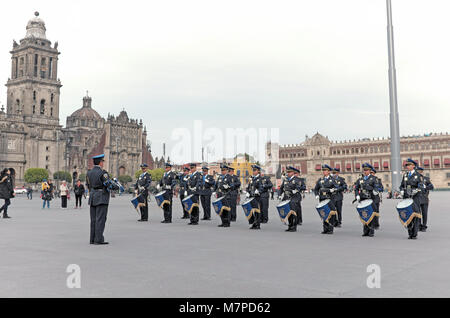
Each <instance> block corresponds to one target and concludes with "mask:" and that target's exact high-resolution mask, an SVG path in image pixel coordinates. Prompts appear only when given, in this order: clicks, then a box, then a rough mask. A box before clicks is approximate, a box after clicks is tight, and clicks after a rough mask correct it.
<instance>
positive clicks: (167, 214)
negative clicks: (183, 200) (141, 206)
mask: <svg viewBox="0 0 450 318" xmlns="http://www.w3.org/2000/svg"><path fill="white" fill-rule="evenodd" d="M169 201H170V204H167V203H166V204H164V205H163V215H164V221H166V222H172V197H170V199H169ZM141 213H142V212H141ZM141 215H142V214H141ZM147 219H148V207H147Z"/></svg>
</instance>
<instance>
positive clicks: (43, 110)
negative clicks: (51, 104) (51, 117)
mask: <svg viewBox="0 0 450 318" xmlns="http://www.w3.org/2000/svg"><path fill="white" fill-rule="evenodd" d="M40 113H41V115H44V114H45V99H41V108H40Z"/></svg>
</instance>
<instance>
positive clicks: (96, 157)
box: [92, 153, 105, 164]
mask: <svg viewBox="0 0 450 318" xmlns="http://www.w3.org/2000/svg"><path fill="white" fill-rule="evenodd" d="M103 158H105V154H104V153H102V154H101V155H97V156H94V157H92V159H93V160H94V164H98V163H100V161H103V160H104V159H103Z"/></svg>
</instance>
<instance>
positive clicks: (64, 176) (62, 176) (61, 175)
mask: <svg viewBox="0 0 450 318" xmlns="http://www.w3.org/2000/svg"><path fill="white" fill-rule="evenodd" d="M53 178H54V179H55V180H59V181H62V180H66V181H67V183H72V175H71V174H70V173H69V172H66V171H56V172H55V173H54V174H53Z"/></svg>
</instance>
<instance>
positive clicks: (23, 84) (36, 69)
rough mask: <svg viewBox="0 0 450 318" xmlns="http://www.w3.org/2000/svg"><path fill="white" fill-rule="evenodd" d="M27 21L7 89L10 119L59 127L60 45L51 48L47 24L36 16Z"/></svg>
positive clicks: (13, 58) (14, 54) (14, 50)
mask: <svg viewBox="0 0 450 318" xmlns="http://www.w3.org/2000/svg"><path fill="white" fill-rule="evenodd" d="M34 15H35V17H34V18H32V19H31V20H30V21H28V24H27V28H26V30H27V33H26V35H25V38H23V39H22V40H20V44H18V43H17V42H16V41H13V49H12V51H10V53H11V55H12V56H11V78H9V79H8V82H7V83H6V86H7V95H8V96H7V102H6V104H7V116H8V117H10V118H16V119H18V120H19V119H22V120H24V121H25V122H37V123H46V124H50V125H58V124H59V96H60V88H61V86H62V85H61V82H60V81H59V79H58V77H57V74H58V73H57V72H58V55H59V54H60V53H59V51H58V42H56V43H55V44H54V46H52V45H51V44H52V43H51V42H50V41H49V40H47V37H46V35H45V31H46V28H45V23H44V21H43V20H42V19H40V18H39V13H38V12H35V14H34Z"/></svg>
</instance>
